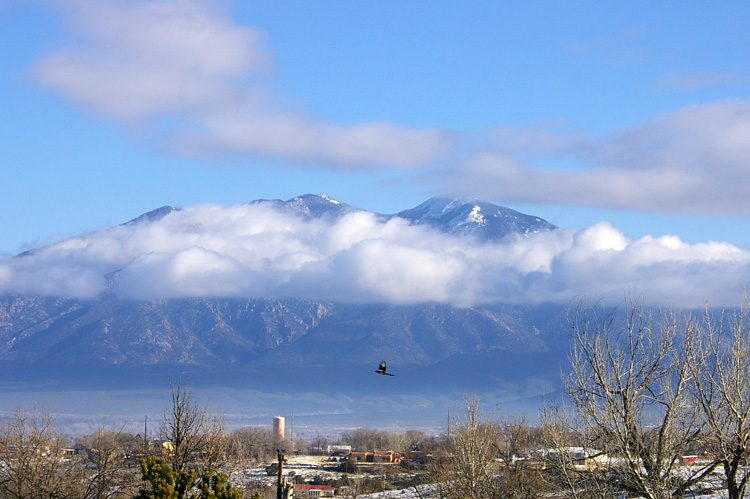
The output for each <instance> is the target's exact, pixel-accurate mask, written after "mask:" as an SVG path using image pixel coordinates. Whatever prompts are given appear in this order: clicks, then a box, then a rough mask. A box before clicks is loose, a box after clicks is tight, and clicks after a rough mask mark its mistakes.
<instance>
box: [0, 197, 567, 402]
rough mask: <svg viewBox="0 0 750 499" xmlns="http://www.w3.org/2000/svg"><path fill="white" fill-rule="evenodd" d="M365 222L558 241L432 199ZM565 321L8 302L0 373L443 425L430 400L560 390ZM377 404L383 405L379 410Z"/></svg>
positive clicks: (294, 202) (532, 220)
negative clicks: (287, 402) (213, 390)
mask: <svg viewBox="0 0 750 499" xmlns="http://www.w3.org/2000/svg"><path fill="white" fill-rule="evenodd" d="M250 203H251V204H260V205H266V206H269V207H273V208H274V209H275V210H281V211H285V212H289V213H292V214H294V215H295V216H298V217H302V218H305V219H316V220H321V221H326V220H328V221H334V220H337V219H339V218H340V217H343V216H346V215H349V214H352V213H358V212H363V210H361V209H359V208H357V207H355V206H352V205H348V204H346V203H342V202H339V201H337V200H334V199H332V198H330V197H328V196H324V195H304V196H299V197H295V198H293V199H290V200H287V201H281V200H257V201H251V202H250ZM179 210H180V208H175V207H171V206H165V207H162V208H158V209H156V210H153V211H150V212H148V213H145V214H144V215H141V216H139V217H137V218H135V219H133V220H131V221H129V222H127V223H126V224H124V225H134V224H135V225H147V224H152V223H154V222H156V221H158V220H161V219H162V218H163V217H166V216H168V215H169V214H170V213H173V212H175V211H179ZM373 215H374V216H376V217H379V218H382V219H386V220H388V219H393V218H396V217H398V218H401V219H404V220H405V221H407V222H408V223H409V224H414V225H425V226H428V227H431V228H432V229H437V230H439V231H441V232H445V233H451V234H456V235H461V234H466V235H467V236H471V237H474V238H476V240H477V241H480V242H481V241H501V240H502V239H503V238H505V237H509V236H520V237H524V236H525V235H528V234H531V233H535V232H542V231H554V230H556V227H555V226H554V225H552V224H550V223H549V222H547V221H545V220H543V219H541V218H538V217H534V216H529V215H525V214H522V213H519V212H517V211H514V210H511V209H509V208H504V207H500V206H496V205H493V204H490V203H486V202H481V201H476V200H471V199H448V198H433V199H430V200H428V201H426V202H425V203H422V204H420V205H419V206H417V207H415V208H412V209H409V210H405V211H402V212H400V213H396V214H373ZM27 253H29V252H27ZM31 253H33V251H32V252H31ZM22 257H23V255H19V257H16V258H22ZM116 274H117V269H113V272H112V275H113V276H114V275H116ZM111 282H112V286H116V285H117V284H116V282H117V279H116V278H112V279H111ZM563 312H564V308H563V307H561V306H558V305H539V306H513V305H504V304H491V305H483V306H474V307H455V306H450V305H445V304H435V303H425V304H411V305H394V304H357V303H340V302H334V301H329V300H310V299H299V298H296V299H283V298H278V297H274V298H266V297H252V298H241V297H228V298H226V297H222V298H219V297H217V298H206V297H200V298H198V297H189V298H170V299H157V300H134V299H124V298H122V297H119V296H118V295H117V294H116V293H113V292H105V293H102V294H101V295H100V296H97V297H94V298H86V299H82V298H71V297H65V296H38V295H30V294H20V293H14V294H6V295H4V296H0V368H1V369H2V372H3V373H5V374H4V375H3V376H4V386H7V387H13V389H14V390H15V389H17V387H24V388H23V389H24V390H32V389H33V390H36V389H39V387H40V386H43V387H46V389H51V390H61V389H65V390H69V389H70V390H84V391H85V390H105V391H106V390H128V389H135V388H140V389H151V388H154V387H159V386H161V387H163V386H165V385H167V381H166V379H167V378H168V377H169V376H175V375H179V376H185V377H187V378H189V379H190V380H191V382H192V383H194V384H195V385H196V386H201V387H222V388H224V389H236V390H252V391H253V392H254V393H256V396H258V395H257V394H259V393H262V394H265V397H266V399H268V397H272V396H273V395H274V394H278V393H288V394H291V395H290V396H291V397H292V398H295V397H303V398H304V397H305V396H304V395H303V394H311V393H314V394H317V395H318V398H317V399H315V397H313V398H314V399H315V400H317V403H313V406H314V409H309V408H308V409H307V410H308V411H312V412H314V413H320V412H321V411H323V412H325V411H326V410H329V411H340V412H349V413H351V412H353V411H354V412H357V411H363V412H367V411H379V410H394V405H393V404H396V406H398V407H397V408H398V410H399V411H400V410H404V407H403V403H396V402H395V401H396V400H402V401H408V402H404V403H406V404H407V405H409V404H415V406H420V404H421V405H422V406H425V405H426V406H430V407H432V408H433V409H435V410H439V411H442V410H444V407H443V406H441V405H440V403H438V402H436V401H437V400H451V401H454V402H455V400H457V399H459V398H460V397H461V396H462V394H467V393H485V394H489V395H488V396H489V397H491V398H494V399H495V400H496V401H503V403H507V404H513V403H514V401H515V402H519V403H521V402H522V401H524V400H538V399H539V397H542V396H545V394H549V393H553V392H555V391H556V390H558V389H559V386H560V382H559V379H560V369H561V367H562V366H563V365H564V363H565V358H566V355H567V339H566V336H565V334H564V332H563V331H562V329H561V327H560V321H561V317H562V314H563ZM383 359H387V361H388V366H389V371H391V372H393V373H395V374H396V376H394V378H393V381H392V382H391V383H390V384H389V385H387V384H384V383H382V380H381V379H379V378H380V377H377V376H376V375H373V371H374V369H375V368H376V367H377V364H378V362H379V361H381V360H383ZM30 387H32V388H30ZM79 393H80V392H79ZM382 397H385V398H386V399H387V400H388V402H385V403H381V404H380V405H377V404H376V403H375V402H374V401H376V400H381V401H382ZM331 400H336V402H335V403H332V402H331ZM342 400H344V401H345V402H343V403H342ZM425 400H428V401H429V402H425ZM326 401H328V402H326ZM326 403H328V405H329V406H330V407H329V408H328V409H325V407H326ZM373 404H375V406H374V405H373ZM0 409H1V407H0ZM273 409H274V405H273V404H272V403H270V405H269V406H268V410H269V411H272V410H273ZM238 410H242V409H238ZM300 411H303V409H302V408H299V409H298V413H299V412H300Z"/></svg>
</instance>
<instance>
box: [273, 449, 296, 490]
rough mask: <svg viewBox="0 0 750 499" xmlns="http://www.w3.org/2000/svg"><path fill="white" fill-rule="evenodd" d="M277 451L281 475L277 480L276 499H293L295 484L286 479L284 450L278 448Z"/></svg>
mask: <svg viewBox="0 0 750 499" xmlns="http://www.w3.org/2000/svg"><path fill="white" fill-rule="evenodd" d="M276 452H277V457H278V459H279V476H278V479H277V481H276V499H292V497H294V484H293V483H287V481H286V480H285V479H284V451H283V450H281V449H278V450H277V451H276Z"/></svg>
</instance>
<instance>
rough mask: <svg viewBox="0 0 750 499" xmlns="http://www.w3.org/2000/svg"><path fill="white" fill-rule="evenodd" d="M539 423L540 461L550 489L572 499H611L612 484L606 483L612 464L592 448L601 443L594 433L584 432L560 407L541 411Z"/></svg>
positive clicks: (610, 473)
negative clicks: (542, 454)
mask: <svg viewBox="0 0 750 499" xmlns="http://www.w3.org/2000/svg"><path fill="white" fill-rule="evenodd" d="M541 422H542V428H541V432H542V439H541V440H542V448H543V450H544V453H546V455H545V456H542V460H543V465H544V467H545V470H546V472H547V484H548V485H549V486H550V488H551V489H553V490H556V491H557V493H558V495H560V496H563V497H570V498H572V499H590V498H605V499H612V498H613V497H615V496H616V495H617V494H619V490H618V488H617V483H616V481H615V483H612V480H610V476H612V472H613V470H612V469H610V465H611V462H612V461H611V460H610V459H608V457H607V455H606V453H605V452H604V451H602V450H600V449H597V448H596V447H595V445H596V444H598V445H602V443H603V442H602V441H601V439H600V438H599V434H598V432H596V431H587V430H586V427H585V425H583V424H581V423H580V421H578V420H576V419H575V418H573V419H571V415H570V414H569V412H568V411H567V410H566V409H565V407H564V406H561V405H548V406H546V407H544V408H542V412H541ZM595 443H596V444H595Z"/></svg>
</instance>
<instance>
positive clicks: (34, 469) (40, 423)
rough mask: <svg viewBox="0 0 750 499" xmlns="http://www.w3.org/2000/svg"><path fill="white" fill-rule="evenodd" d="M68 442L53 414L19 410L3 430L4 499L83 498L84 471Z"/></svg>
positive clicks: (0, 493)
mask: <svg viewBox="0 0 750 499" xmlns="http://www.w3.org/2000/svg"><path fill="white" fill-rule="evenodd" d="M65 443H66V442H65V440H64V439H63V438H62V437H61V436H60V435H57V434H56V433H55V431H54V425H53V418H52V416H51V415H49V414H39V413H37V412H31V413H26V412H23V411H17V412H16V413H15V414H14V415H13V416H12V417H11V419H10V420H9V421H8V422H7V423H5V424H4V425H2V428H0V469H1V472H0V497H3V498H8V499H13V498H18V499H21V498H30V497H56V498H60V499H66V498H78V497H83V496H84V495H85V480H86V476H85V474H84V468H83V467H82V466H80V465H79V464H80V463H79V462H77V461H76V460H75V456H66V453H65V451H64V449H65Z"/></svg>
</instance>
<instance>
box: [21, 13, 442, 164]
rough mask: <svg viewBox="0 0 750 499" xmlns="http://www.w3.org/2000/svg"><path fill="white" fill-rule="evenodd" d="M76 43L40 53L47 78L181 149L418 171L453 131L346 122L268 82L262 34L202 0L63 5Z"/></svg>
mask: <svg viewBox="0 0 750 499" xmlns="http://www.w3.org/2000/svg"><path fill="white" fill-rule="evenodd" d="M59 3H60V5H61V6H62V7H63V9H62V10H63V11H64V12H65V13H67V14H69V17H70V19H69V25H70V28H71V30H72V32H73V33H74V34H75V35H76V36H77V37H78V40H77V41H76V43H71V44H70V46H68V47H67V48H64V49H60V50H57V51H54V52H53V53H50V54H48V55H47V56H45V57H43V58H41V59H40V60H39V61H37V63H36V65H35V74H36V77H37V79H38V81H39V83H40V84H41V85H43V86H45V87H48V88H50V89H53V90H55V91H57V92H59V93H60V94H62V95H64V96H65V97H66V98H68V99H70V100H71V101H72V102H74V103H76V104H78V105H80V106H83V107H85V108H87V109H89V110H91V111H92V112H94V113H96V114H98V115H99V116H102V117H104V118H106V119H110V120H113V121H116V122H120V123H125V124H128V125H135V126H138V127H140V128H141V129H147V130H149V131H150V132H151V133H157V134H166V136H165V137H164V139H165V140H166V141H168V142H169V143H170V144H171V145H172V147H173V148H175V150H176V151H177V152H180V153H185V154H195V155H212V154H220V155H226V154H254V155H260V156H269V157H277V158H282V159H296V160H304V161H309V162H314V163H321V164H326V165H328V166H335V167H340V168H371V167H373V166H377V165H388V166H397V167H414V166H417V165H422V164H425V163H427V162H431V161H434V160H436V159H437V158H440V157H443V156H444V155H445V154H446V152H447V151H448V150H449V149H450V146H449V144H450V143H451V142H452V139H451V134H449V133H447V132H445V131H440V130H436V129H412V128H409V127H405V126H401V125H396V124H392V123H388V122H385V121H376V122H370V123H361V124H357V125H354V126H341V125H338V124H336V123H333V122H330V121H327V120H325V119H323V118H319V117H315V116H311V115H309V114H307V113H305V112H303V111H299V110H295V109H290V108H289V107H288V106H284V105H282V104H281V102H283V101H285V100H286V99H285V98H282V97H280V96H276V95H274V93H273V91H272V90H271V89H270V88H269V87H270V81H269V74H270V68H271V67H272V60H273V57H272V55H271V52H270V50H269V48H268V46H267V43H266V36H265V34H264V32H262V31H261V30H258V29H254V28H250V27H246V26H243V25H240V24H237V23H235V22H233V21H232V20H231V18H230V17H229V16H228V15H227V14H226V13H225V12H223V11H222V10H220V9H219V8H218V7H217V5H216V4H215V3H210V2H200V1H197V0H157V1H151V2H142V1H136V0H115V1H108V2H100V1H98V0H84V1H77V2H75V5H73V4H70V5H69V2H66V1H61V2H59Z"/></svg>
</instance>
